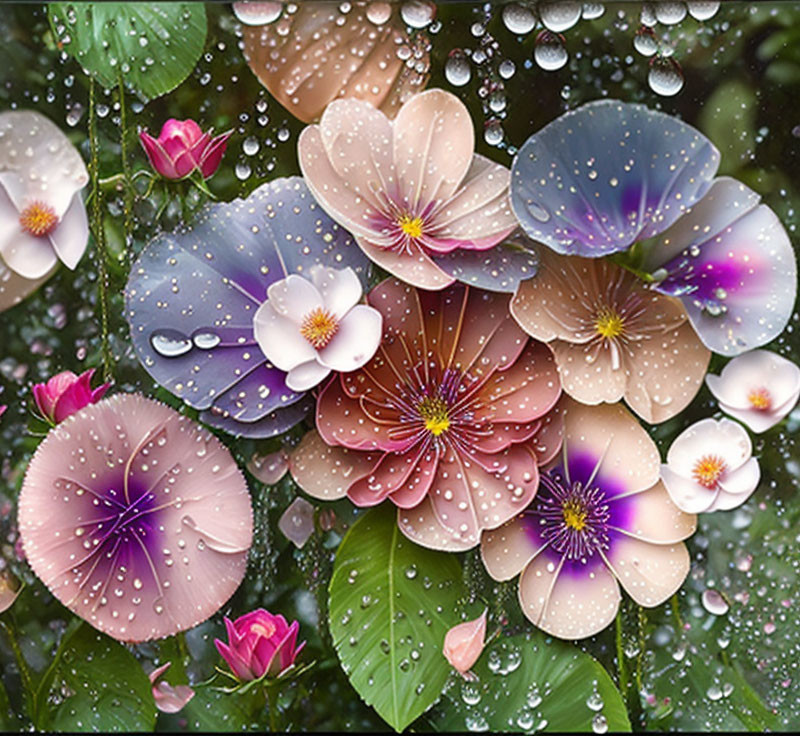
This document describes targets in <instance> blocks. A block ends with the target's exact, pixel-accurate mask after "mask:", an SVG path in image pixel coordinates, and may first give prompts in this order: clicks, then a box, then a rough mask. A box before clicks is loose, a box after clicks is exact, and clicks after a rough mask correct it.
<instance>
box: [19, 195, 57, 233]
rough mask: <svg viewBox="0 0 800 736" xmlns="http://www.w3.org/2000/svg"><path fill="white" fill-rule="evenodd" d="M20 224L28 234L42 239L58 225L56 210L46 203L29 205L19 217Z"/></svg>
mask: <svg viewBox="0 0 800 736" xmlns="http://www.w3.org/2000/svg"><path fill="white" fill-rule="evenodd" d="M19 224H20V225H21V226H22V229H23V230H24V231H25V232H26V233H30V234H31V235H33V236H34V237H37V238H41V237H43V236H45V235H49V234H50V233H51V232H52V231H53V228H55V226H56V225H57V224H58V217H57V216H56V213H55V210H54V209H53V208H52V207H51V206H50V205H47V204H45V203H44V202H34V203H33V204H29V205H28V206H27V207H26V208H25V209H24V210H22V212H21V213H20V215H19Z"/></svg>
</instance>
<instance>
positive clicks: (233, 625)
mask: <svg viewBox="0 0 800 736" xmlns="http://www.w3.org/2000/svg"><path fill="white" fill-rule="evenodd" d="M225 628H226V630H227V632H228V643H227V644H225V643H224V642H223V641H221V640H219V639H214V644H215V646H216V647H217V650H218V651H219V653H220V655H221V656H222V658H223V659H224V660H225V661H226V662H227V663H228V666H229V667H230V668H231V671H232V672H233V674H234V675H235V676H236V678H237V679H239V680H244V681H247V680H257V679H259V678H260V677H263V676H264V675H267V676H268V677H277V676H278V675H279V674H280V673H281V672H283V671H284V670H285V669H286V668H287V667H289V665H291V664H294V661H295V659H296V658H297V655H298V654H300V652H301V651H302V649H303V647H304V646H305V645H306V643H305V642H301V644H300V646H296V641H297V632H298V630H299V628H300V624H298V623H297V621H293V622H292V625H291V626H289V625H288V624H287V623H286V619H285V618H284V617H283V616H281V615H280V614H278V615H277V616H273V615H272V614H271V613H270V612H269V611H265V610H264V609H263V608H259V609H257V610H255V611H251V612H250V613H246V614H245V615H244V616H240V617H239V618H237V619H236V621H233V622H231V620H230V619H229V618H228V617H227V616H226V617H225Z"/></svg>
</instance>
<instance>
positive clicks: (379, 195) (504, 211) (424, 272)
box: [298, 89, 517, 290]
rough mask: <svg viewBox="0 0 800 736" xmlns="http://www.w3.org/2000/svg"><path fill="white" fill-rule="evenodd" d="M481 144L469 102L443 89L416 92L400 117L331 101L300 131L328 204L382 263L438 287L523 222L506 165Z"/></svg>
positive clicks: (302, 154) (303, 163)
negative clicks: (450, 266) (457, 261)
mask: <svg viewBox="0 0 800 736" xmlns="http://www.w3.org/2000/svg"><path fill="white" fill-rule="evenodd" d="M474 149H475V133H474V130H473V127H472V120H471V119H470V116H469V111H468V110H467V108H466V107H465V106H464V103H463V102H461V101H460V100H459V99H458V97H456V96H455V95H453V94H451V93H449V92H445V91H444V90H441V89H431V90H427V91H426V92H421V93H420V94H418V95H415V96H414V97H412V98H411V99H410V100H409V101H408V102H406V103H405V104H404V105H403V106H402V107H401V108H400V111H399V112H398V113H397V117H396V118H395V120H394V121H391V120H389V118H387V117H386V115H384V114H383V113H382V112H380V111H379V110H376V109H375V108H374V107H372V106H371V105H370V104H369V103H368V102H364V101H363V100H356V99H346V100H334V101H333V102H331V103H330V104H329V105H328V107H327V108H326V109H325V112H324V113H323V115H322V118H321V120H320V122H319V125H309V126H308V127H307V128H306V129H305V130H304V131H303V132H302V133H301V134H300V138H299V140H298V155H299V160H300V168H301V169H302V171H303V176H304V177H305V180H306V183H307V184H308V187H309V189H310V190H311V192H312V194H313V195H314V197H316V199H317V200H318V201H319V203H320V204H321V205H322V208H323V209H324V210H325V211H326V212H327V213H328V214H329V215H330V216H331V217H332V218H333V219H334V220H336V221H337V222H338V223H339V224H340V225H342V226H343V227H345V228H346V229H347V230H348V231H350V232H351V233H352V234H353V235H354V236H355V238H356V242H357V243H358V245H359V246H360V247H361V249H362V250H363V251H364V252H365V253H366V254H367V255H368V256H369V257H370V258H371V259H372V260H373V261H374V262H375V263H377V264H378V265H379V266H380V267H381V268H384V269H386V270H387V271H389V272H390V273H391V274H393V275H394V276H397V277H398V278H399V279H402V280H403V281H405V282H407V283H409V284H412V285H413V286H417V287H420V288H422V289H432V290H437V289H443V288H444V287H446V286H448V285H449V284H452V283H453V281H454V280H455V277H454V276H453V275H451V273H450V272H448V271H447V270H446V265H445V262H446V261H448V260H451V259H452V257H456V258H458V257H460V256H461V257H463V255H464V253H466V252H467V251H485V250H488V249H490V248H492V247H493V246H495V245H497V244H499V243H500V242H501V241H502V240H503V239H504V238H505V237H506V236H507V235H509V234H510V233H511V232H512V231H513V230H514V229H515V228H516V226H517V221H516V219H515V217H514V213H513V212H512V211H511V201H510V198H509V192H508V184H509V178H510V173H509V171H508V169H506V168H505V167H503V166H501V165H500V164H496V163H494V162H492V161H490V160H489V159H487V158H484V157H483V156H480V155H478V154H476V153H475V150H474ZM450 254H452V256H451V255H450Z"/></svg>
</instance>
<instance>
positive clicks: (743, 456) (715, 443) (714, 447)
mask: <svg viewBox="0 0 800 736" xmlns="http://www.w3.org/2000/svg"><path fill="white" fill-rule="evenodd" d="M752 453H753V444H752V442H751V441H750V436H749V435H748V434H747V432H746V431H745V430H744V428H743V427H742V425H741V424H739V423H738V422H732V421H731V420H730V419H719V420H717V419H712V418H710V417H709V418H707V419H701V420H700V421H699V422H695V423H694V424H692V425H691V426H690V427H688V428H687V429H685V430H684V431H683V432H681V433H680V434H679V435H678V436H677V437H676V438H675V440H674V441H673V443H672V444H671V445H670V448H669V450H668V451H667V465H669V467H670V468H671V469H672V470H673V471H674V472H676V473H678V474H679V475H682V476H683V477H684V478H691V477H692V473H693V470H694V466H695V463H696V462H697V461H698V460H699V459H700V458H701V457H704V456H706V455H710V456H715V457H719V458H720V459H721V460H722V461H723V463H724V467H725V468H726V469H727V471H729V472H731V471H734V470H737V469H738V468H741V467H742V465H744V463H745V462H747V460H748V459H749V458H750V456H751V455H752Z"/></svg>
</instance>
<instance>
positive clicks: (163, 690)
mask: <svg viewBox="0 0 800 736" xmlns="http://www.w3.org/2000/svg"><path fill="white" fill-rule="evenodd" d="M171 665H172V662H167V663H166V664H163V665H161V667H158V668H157V669H154V670H153V671H152V672H151V673H150V675H149V678H150V684H151V685H152V686H153V699H154V700H155V701H156V708H158V709H159V710H160V711H161V712H162V713H177V712H178V711H179V710H180V709H181V708H183V706H184V705H186V703H188V702H189V701H190V700H191V699H192V698H193V697H194V690H192V688H190V687H189V686H188V685H170V684H169V683H168V682H166V680H160V679H159V678H160V677H161V675H163V674H164V673H165V672H166V671H167V670H168V669H169V668H170V666H171Z"/></svg>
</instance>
